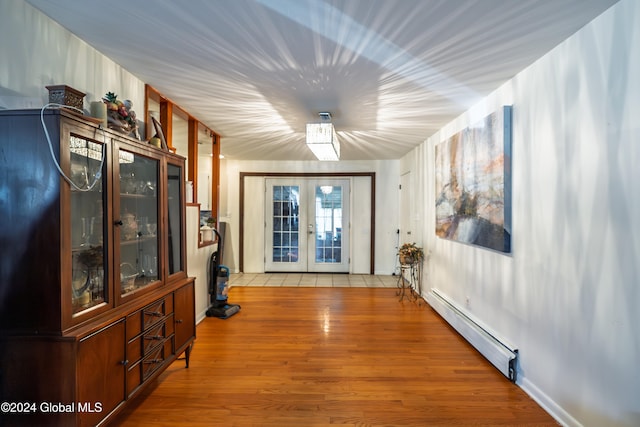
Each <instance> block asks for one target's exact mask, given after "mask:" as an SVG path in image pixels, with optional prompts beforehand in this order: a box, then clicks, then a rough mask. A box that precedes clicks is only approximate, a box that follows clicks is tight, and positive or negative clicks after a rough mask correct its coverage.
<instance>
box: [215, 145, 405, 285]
mask: <svg viewBox="0 0 640 427" xmlns="http://www.w3.org/2000/svg"><path fill="white" fill-rule="evenodd" d="M222 143H223V144H224V140H223V142H222ZM220 164H221V166H220V170H221V176H220V181H221V182H223V183H225V185H224V186H221V189H220V220H221V221H226V222H228V223H229V227H230V230H228V231H227V233H229V232H230V234H231V237H230V238H229V237H227V241H226V242H225V256H226V257H227V261H225V264H226V265H228V266H229V267H230V268H231V269H232V271H237V270H238V268H239V251H238V249H239V244H238V242H239V236H240V234H239V233H240V225H239V221H238V218H239V208H240V199H239V195H240V172H295V173H311V172H335V173H345V172H375V173H376V205H375V209H376V222H375V261H374V262H375V273H376V274H391V273H393V268H394V260H395V258H396V248H395V246H396V234H395V231H396V229H397V224H398V209H397V205H398V195H399V192H398V183H399V178H398V176H399V165H400V162H399V161H398V160H388V161H340V162H302V161H300V162H289V161H278V162H267V161H237V160H227V159H224V160H221V162H220ZM358 185H360V184H358ZM356 188H357V187H356ZM354 191H355V190H354ZM246 214H247V215H248V214H250V213H246ZM246 231H247V230H245V232H246ZM360 231H361V230H360ZM352 234H353V230H352ZM227 243H228V244H229V246H227ZM230 250H231V252H232V253H231V254H230V253H229V251H230ZM247 256H248V254H247V253H245V264H247V262H248V263H252V260H251V259H247ZM251 256H254V257H256V256H258V257H259V258H260V260H262V258H263V256H264V254H263V253H260V254H256V253H251ZM230 258H231V259H230ZM254 264H255V263H254Z"/></svg>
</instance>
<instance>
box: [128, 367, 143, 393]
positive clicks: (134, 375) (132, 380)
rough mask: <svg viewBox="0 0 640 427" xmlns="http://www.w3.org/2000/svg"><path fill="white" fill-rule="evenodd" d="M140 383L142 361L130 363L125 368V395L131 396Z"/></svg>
mask: <svg viewBox="0 0 640 427" xmlns="http://www.w3.org/2000/svg"><path fill="white" fill-rule="evenodd" d="M141 383H142V363H141V362H140V361H138V362H136V363H134V364H132V365H131V366H130V367H129V369H128V370H127V396H131V393H133V392H134V391H135V390H136V389H137V388H138V386H139V385H140V384H141Z"/></svg>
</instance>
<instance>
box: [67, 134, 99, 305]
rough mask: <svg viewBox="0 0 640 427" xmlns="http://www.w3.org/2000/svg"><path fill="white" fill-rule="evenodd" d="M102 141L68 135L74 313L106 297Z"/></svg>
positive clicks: (96, 303)
mask: <svg viewBox="0 0 640 427" xmlns="http://www.w3.org/2000/svg"><path fill="white" fill-rule="evenodd" d="M104 151H105V146H104V144H101V143H98V142H95V141H92V140H89V139H86V138H84V137H80V136H76V135H73V134H72V135H70V137H69V152H70V153H69V154H70V176H69V178H70V180H71V182H70V184H71V200H70V201H71V256H72V260H71V266H72V267H71V291H72V292H71V298H72V301H71V303H72V304H71V306H72V313H73V314H76V313H79V312H81V311H83V310H86V309H88V308H91V307H93V306H96V305H98V304H100V303H103V302H104V301H106V300H107V297H108V296H107V287H106V286H105V259H106V258H105V249H104V241H105V239H104V236H105V228H104V218H105V206H104V203H103V200H104V199H103V198H104V194H105V181H106V180H105V179H103V176H104V172H105V170H106V165H105V162H104V161H103V158H104V156H105V153H104Z"/></svg>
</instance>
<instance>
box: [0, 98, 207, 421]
mask: <svg viewBox="0 0 640 427" xmlns="http://www.w3.org/2000/svg"><path fill="white" fill-rule="evenodd" d="M184 169H185V159H184V158H183V157H180V156H178V155H175V154H172V153H170V152H167V151H163V150H161V149H159V148H156V147H153V146H151V145H148V144H145V143H143V142H141V141H138V140H135V139H132V138H129V137H127V136H124V135H123V134H120V133H118V132H114V131H110V130H104V129H102V128H101V127H100V126H99V125H98V124H96V122H95V120H92V119H91V118H86V117H83V116H81V115H79V114H75V113H72V112H70V111H66V110H54V109H48V110H44V111H40V110H14V111H0V213H1V214H2V221H0V237H1V238H2V245H1V247H0V251H1V252H2V254H1V255H2V256H1V257H0V402H2V403H3V408H2V412H1V413H0V419H1V421H0V424H1V425H56V426H59V425H64V426H73V425H80V426H93V425H99V424H106V423H108V422H109V420H112V419H113V418H114V416H115V414H116V413H117V412H119V411H120V410H121V409H122V408H123V406H124V405H126V404H127V402H128V401H129V399H130V398H132V397H133V396H135V395H136V394H137V393H139V392H140V391H141V390H142V389H143V388H144V387H145V386H146V385H147V384H149V382H150V380H153V379H154V378H155V377H157V376H158V375H159V374H160V373H161V372H162V371H163V370H164V369H165V368H166V367H167V366H168V365H169V364H170V363H171V362H172V361H174V360H175V359H176V358H177V357H178V355H181V354H182V353H185V355H186V360H187V367H188V360H189V359H188V358H189V352H190V350H191V346H192V344H193V341H194V339H195V307H194V304H195V300H194V298H195V295H194V279H193V278H190V277H188V276H187V274H186V271H187V269H186V259H185V253H186V252H185V243H184V242H185V196H184V182H185V176H184V173H185V172H184ZM4 402H7V403H4ZM7 405H9V406H7Z"/></svg>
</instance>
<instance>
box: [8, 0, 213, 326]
mask: <svg viewBox="0 0 640 427" xmlns="http://www.w3.org/2000/svg"><path fill="white" fill-rule="evenodd" d="M0 40H2V42H0V58H1V60H0V109H4V108H41V107H42V106H43V105H44V104H46V103H47V102H48V99H49V93H48V91H47V89H46V88H45V86H47V85H54V84H66V85H68V86H71V87H73V88H75V89H78V90H80V91H82V92H85V93H86V94H87V95H86V96H85V98H84V103H85V105H84V106H85V109H87V110H88V109H89V105H90V104H89V103H90V102H91V101H96V100H100V99H101V98H102V96H103V95H104V94H105V93H107V92H109V91H112V92H115V93H116V94H117V95H118V97H119V98H121V99H130V100H132V101H133V104H134V110H135V109H136V108H138V109H139V110H138V111H139V112H140V113H139V117H140V116H141V114H142V112H143V109H144V82H143V81H141V80H139V79H137V78H136V77H135V76H133V75H132V74H130V73H129V72H127V71H126V70H124V69H123V68H122V67H120V66H119V65H118V64H116V63H115V62H113V61H112V60H110V59H109V58H107V57H106V56H104V55H102V54H101V53H100V52H98V51H96V50H95V49H93V48H92V47H91V46H89V45H88V44H86V43H85V42H83V41H82V40H80V39H78V38H77V37H76V36H74V35H73V34H71V33H70V32H69V31H67V30H65V29H64V28H63V27H61V26H60V25H58V24H57V23H56V22H54V21H52V20H51V19H49V18H47V17H46V16H45V15H43V14H42V13H41V12H39V11H38V10H37V9H34V8H33V7H31V6H30V5H28V4H27V3H25V2H23V1H2V0H0ZM0 143H1V141H0ZM194 211H195V213H194ZM198 225H199V218H198V217H197V208H195V207H193V208H192V207H190V208H188V209H187V234H188V235H187V268H188V274H190V275H191V276H195V277H196V316H197V319H198V320H199V319H201V318H202V317H204V311H206V308H207V304H208V290H207V283H206V282H207V279H206V262H207V260H208V257H209V255H210V254H211V252H212V251H213V250H215V246H207V247H204V248H198V247H197V238H198V233H199V231H198Z"/></svg>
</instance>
